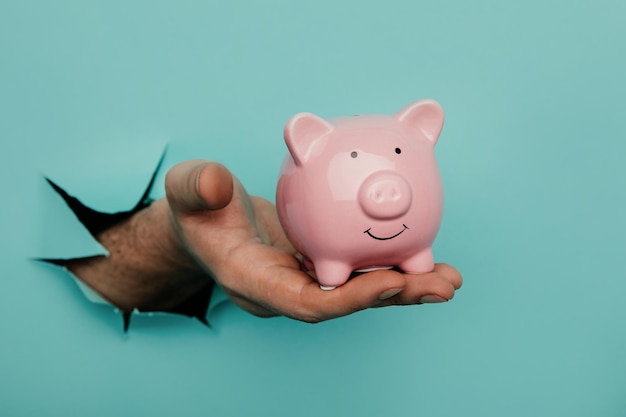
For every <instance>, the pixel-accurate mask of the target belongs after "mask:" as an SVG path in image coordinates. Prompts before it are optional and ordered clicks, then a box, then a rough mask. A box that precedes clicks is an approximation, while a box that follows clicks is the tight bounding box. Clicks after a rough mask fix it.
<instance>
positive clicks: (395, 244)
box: [276, 100, 443, 289]
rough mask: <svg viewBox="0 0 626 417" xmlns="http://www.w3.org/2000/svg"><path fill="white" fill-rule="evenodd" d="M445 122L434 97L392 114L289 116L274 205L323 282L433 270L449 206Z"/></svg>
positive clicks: (335, 283) (328, 284)
mask: <svg viewBox="0 0 626 417" xmlns="http://www.w3.org/2000/svg"><path fill="white" fill-rule="evenodd" d="M442 127H443V110H442V108H441V106H440V105H439V104H438V103H437V102H436V101H434V100H419V101H417V102H415V103H413V104H411V105H409V106H407V107H405V108H404V109H402V110H401V111H399V112H398V113H396V114H394V115H392V116H386V115H369V116H353V117H346V118H339V119H333V120H331V121H326V120H323V119H321V118H320V117H318V116H315V115H314V114H311V113H299V114H296V115H295V116H293V117H292V118H291V119H290V120H289V121H288V122H287V125H286V126H285V142H286V144H287V148H288V149H289V154H288V155H287V157H286V158H285V161H284V163H283V166H282V169H281V173H280V178H279V180H278V187H277V192H276V207H277V210H278V215H279V218H280V221H281V224H282V226H283V228H284V229H285V232H286V234H287V237H288V238H289V240H290V241H291V242H292V244H293V245H294V247H295V248H296V249H297V250H298V251H299V252H300V253H301V254H302V255H303V256H304V257H305V264H307V266H308V267H311V266H313V267H314V268H315V274H316V276H317V280H318V282H319V284H320V286H321V288H322V289H333V288H335V287H337V286H339V285H342V284H344V283H345V282H346V281H347V280H348V279H349V277H350V275H351V273H352V272H353V271H368V270H373V269H381V268H392V267H398V268H400V269H401V270H402V271H404V272H407V273H424V272H429V271H432V270H433V268H434V261H433V254H432V244H433V241H434V240H435V236H436V235H437V230H438V229H439V223H440V221H441V214H442V209H443V191H442V187H441V179H440V176H439V170H438V168H437V162H436V160H435V154H434V146H435V143H436V142H437V139H438V137H439V134H440V132H441V129H442ZM311 264H312V265H311Z"/></svg>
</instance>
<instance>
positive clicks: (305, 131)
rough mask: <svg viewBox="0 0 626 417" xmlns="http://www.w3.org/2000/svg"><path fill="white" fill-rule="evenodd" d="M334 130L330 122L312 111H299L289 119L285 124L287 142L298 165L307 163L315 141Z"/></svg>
mask: <svg viewBox="0 0 626 417" xmlns="http://www.w3.org/2000/svg"><path fill="white" fill-rule="evenodd" d="M332 130H333V126H332V125H331V124H330V123H328V122H327V121H326V120H324V119H322V118H320V117H318V116H316V115H314V114H312V113H298V114H296V115H295V116H293V117H292V118H291V119H289V121H288V122H287V125H286V126H285V143H286V144H287V148H289V153H290V154H291V156H292V157H293V159H294V160H295V162H296V165H302V164H303V163H305V162H306V161H307V159H308V158H309V156H310V154H311V148H312V145H313V143H314V142H315V141H316V140H317V139H319V138H321V137H322V136H324V135H326V134H328V133H330V132H331V131H332Z"/></svg>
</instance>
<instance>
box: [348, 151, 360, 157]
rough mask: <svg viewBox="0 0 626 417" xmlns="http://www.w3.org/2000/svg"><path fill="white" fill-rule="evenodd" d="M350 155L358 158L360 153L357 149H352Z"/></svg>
mask: <svg viewBox="0 0 626 417" xmlns="http://www.w3.org/2000/svg"><path fill="white" fill-rule="evenodd" d="M350 156H351V157H353V158H356V157H357V156H359V154H358V153H357V152H356V151H352V152H351V153H350Z"/></svg>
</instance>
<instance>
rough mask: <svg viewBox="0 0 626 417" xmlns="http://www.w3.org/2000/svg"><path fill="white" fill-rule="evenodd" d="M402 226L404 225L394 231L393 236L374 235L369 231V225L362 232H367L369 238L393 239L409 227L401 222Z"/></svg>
mask: <svg viewBox="0 0 626 417" xmlns="http://www.w3.org/2000/svg"><path fill="white" fill-rule="evenodd" d="M402 226H403V227H404V229H402V230H400V231H399V232H398V233H396V234H395V235H393V236H389V237H379V236H376V235H373V234H372V233H370V230H372V228H371V227H370V228H369V229H367V230H366V231H364V232H363V233H367V234H368V235H369V236H370V237H371V238H373V239H376V240H389V239H393V238H394V237H398V236H400V235H401V234H402V233H403V232H404V231H405V230H406V229H408V228H409V227H408V226H407V225H406V224H404V223H403V224H402Z"/></svg>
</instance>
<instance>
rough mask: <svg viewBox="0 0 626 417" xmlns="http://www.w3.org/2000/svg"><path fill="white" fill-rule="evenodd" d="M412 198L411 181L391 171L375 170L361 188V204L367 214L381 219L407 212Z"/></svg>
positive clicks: (392, 217)
mask: <svg viewBox="0 0 626 417" xmlns="http://www.w3.org/2000/svg"><path fill="white" fill-rule="evenodd" d="M412 198H413V195H412V192H411V186H410V185H409V183H408V182H407V181H406V180H405V179H404V178H403V177H401V176H400V175H398V174H396V173H395V172H391V171H380V172H375V173H374V174H372V175H370V176H369V177H367V178H366V179H365V181H364V182H363V184H362V185H361V188H360V190H359V204H360V205H361V208H362V209H363V211H364V212H365V214H367V215H368V216H370V217H372V218H375V219H380V220H385V219H394V218H396V217H400V216H402V215H403V214H405V213H406V212H407V211H408V210H409V208H410V207H411V200H412Z"/></svg>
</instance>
